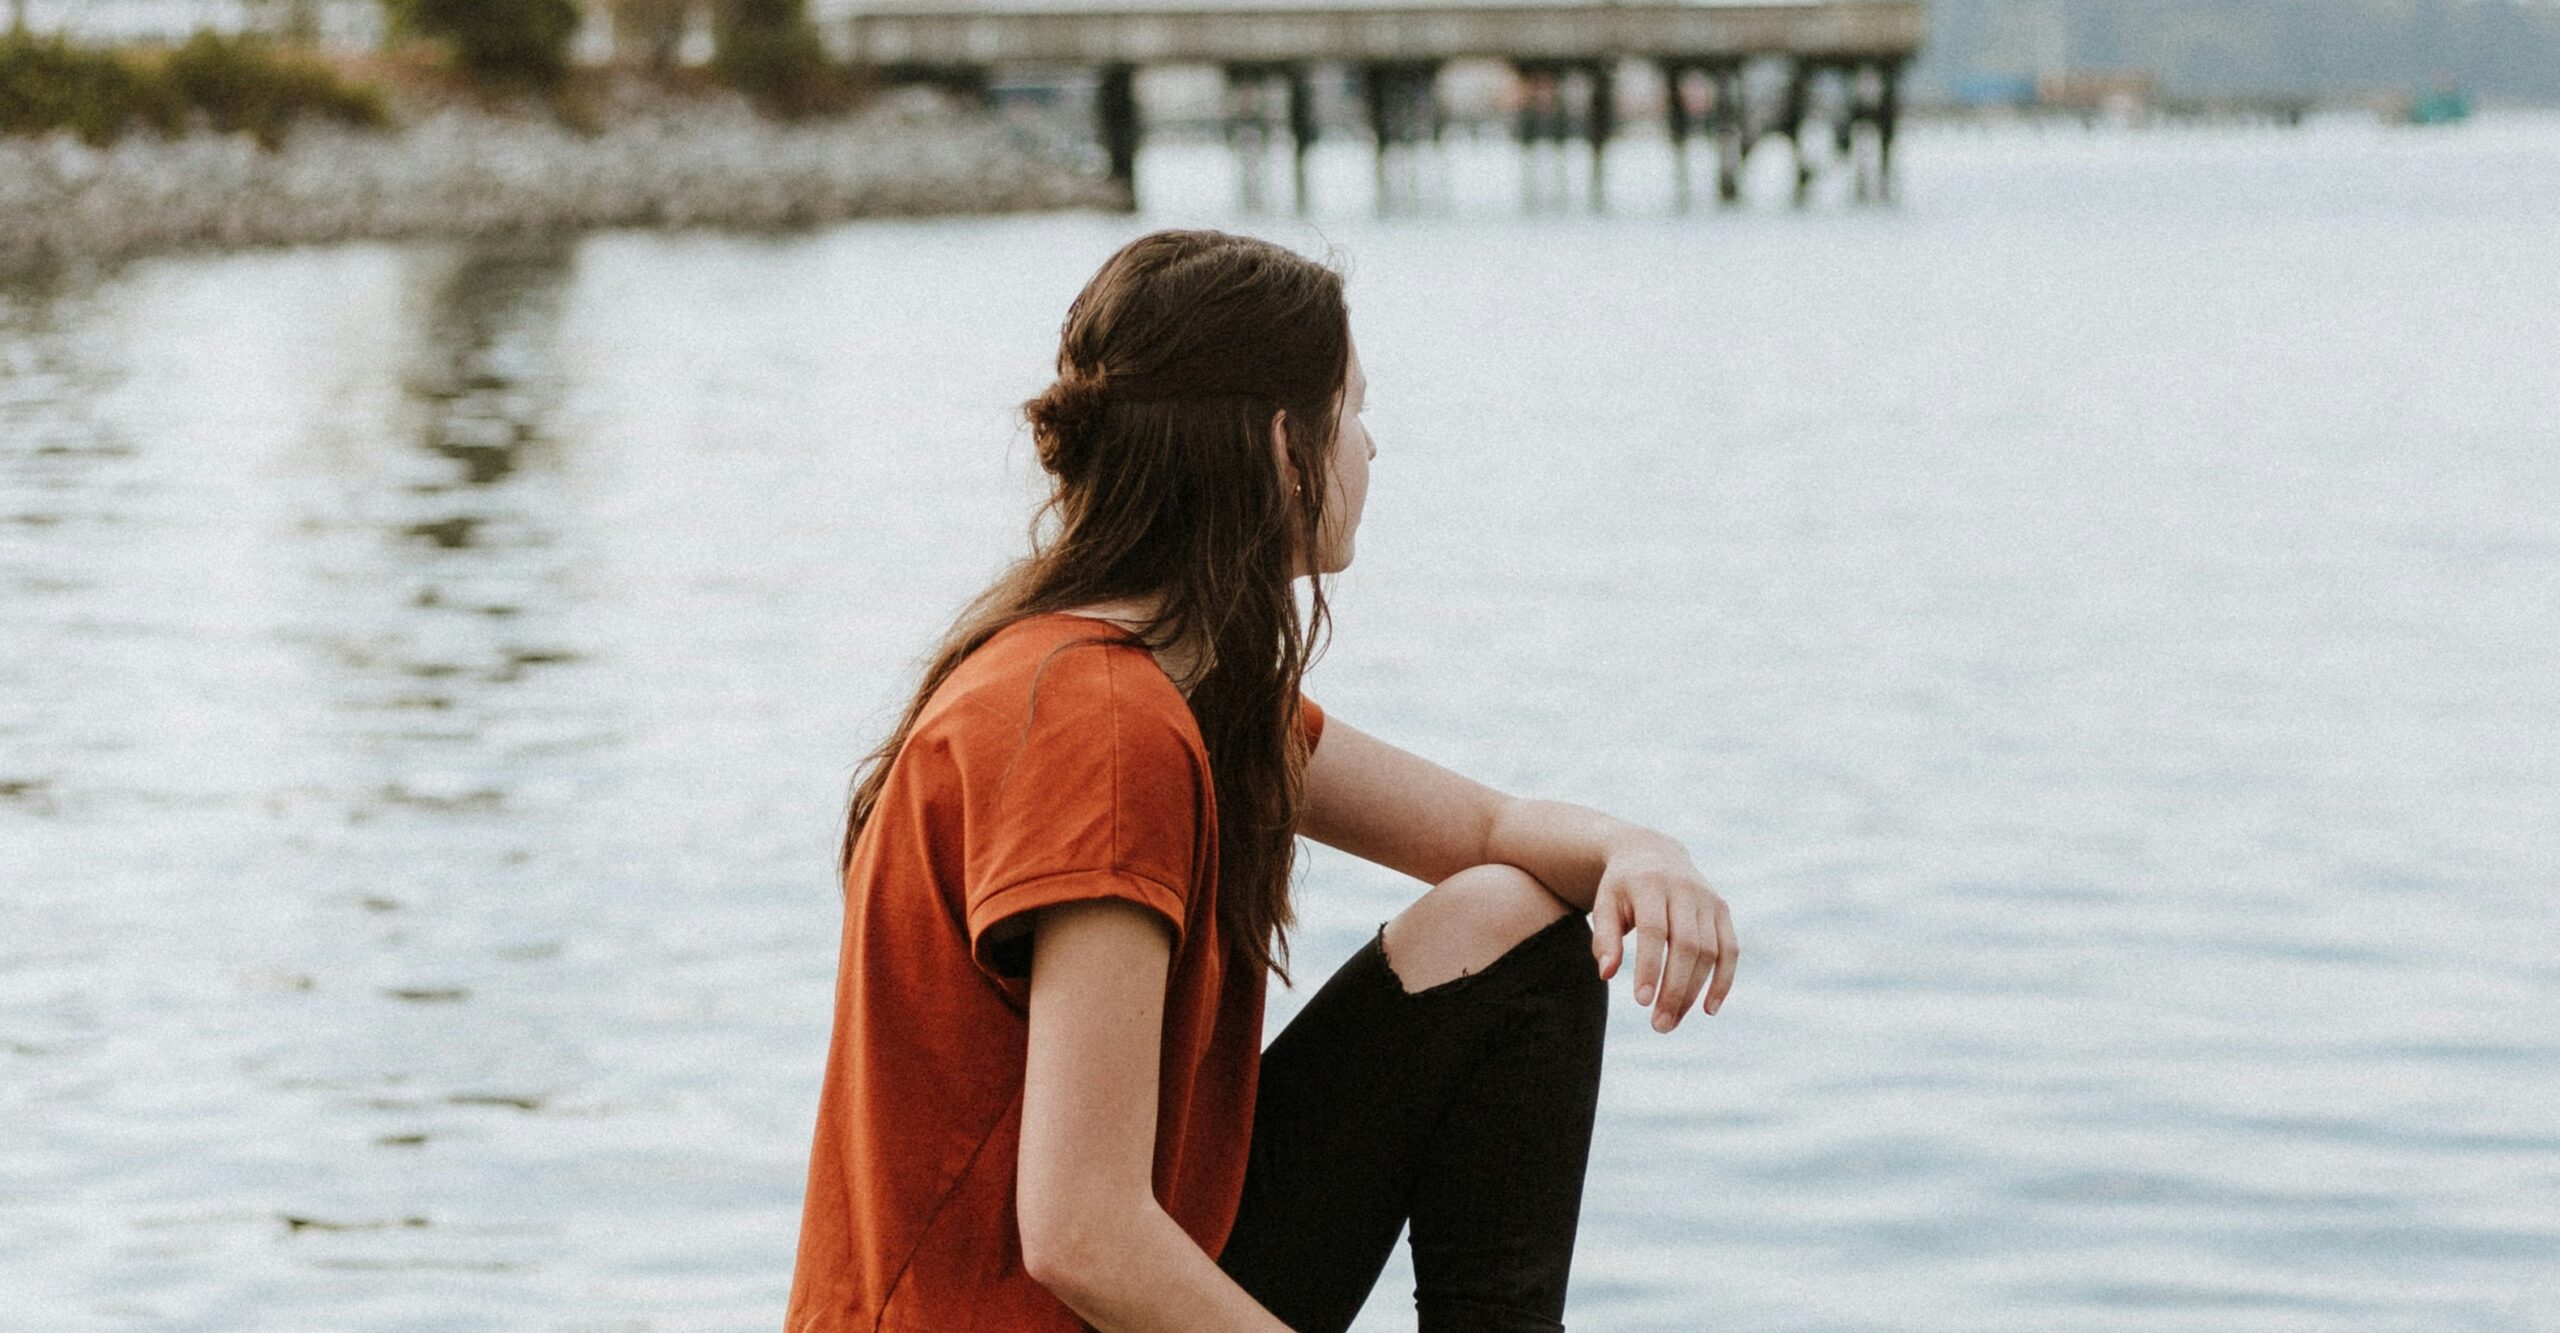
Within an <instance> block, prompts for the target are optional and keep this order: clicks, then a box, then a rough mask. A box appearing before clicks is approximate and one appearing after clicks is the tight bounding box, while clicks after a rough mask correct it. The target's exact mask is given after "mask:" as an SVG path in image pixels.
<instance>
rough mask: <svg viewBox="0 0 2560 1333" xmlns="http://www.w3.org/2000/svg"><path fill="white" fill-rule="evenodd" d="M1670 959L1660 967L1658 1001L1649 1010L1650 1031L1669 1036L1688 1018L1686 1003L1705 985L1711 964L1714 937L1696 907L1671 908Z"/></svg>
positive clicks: (1686, 904) (1680, 905) (1681, 902)
mask: <svg viewBox="0 0 2560 1333" xmlns="http://www.w3.org/2000/svg"><path fill="white" fill-rule="evenodd" d="M1671 923H1672V924H1671V956H1670V958H1669V960H1668V961H1667V962H1666V963H1665V964H1664V970H1663V977H1662V997H1661V1000H1660V1002H1659V1003H1657V1004H1655V1005H1654V1006H1653V1027H1654V1030H1655V1031H1657V1032H1669V1031H1670V1030H1671V1029H1673V1028H1676V1027H1678V1026H1680V1020H1681V1019H1682V1018H1685V1017H1687V1016H1688V1013H1689V1002H1690V1001H1691V1000H1694V999H1696V998H1698V989H1699V988H1700V987H1702V986H1704V985H1706V983H1707V969H1708V968H1709V967H1711V966H1713V965H1714V963H1715V954H1714V949H1715V936H1714V935H1713V934H1712V933H1710V932H1709V930H1708V927H1707V924H1706V922H1705V920H1704V919H1703V918H1702V917H1700V915H1699V914H1698V909H1697V905H1696V904H1695V903H1692V902H1690V901H1688V900H1687V899H1681V900H1679V901H1678V902H1676V903H1674V904H1673V906H1672V908H1671Z"/></svg>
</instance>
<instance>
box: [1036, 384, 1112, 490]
mask: <svg viewBox="0 0 2560 1333" xmlns="http://www.w3.org/2000/svg"><path fill="white" fill-rule="evenodd" d="M1110 387H1111V385H1110V377H1109V375H1108V374H1106V373H1105V372H1104V371H1103V369H1102V368H1101V367H1100V366H1094V367H1091V368H1089V369H1088V368H1082V367H1072V366H1071V367H1069V368H1068V369H1067V370H1065V371H1064V372H1061V373H1060V374H1059V376H1058V378H1057V380H1056V382H1054V383H1052V384H1051V385H1050V386H1049V387H1048V388H1047V389H1046V390H1045V391H1043V392H1042V393H1041V395H1040V396H1039V397H1037V398H1034V399H1032V400H1031V401H1029V402H1027V403H1024V404H1023V405H1022V412H1023V415H1024V416H1026V417H1028V418H1029V419H1030V421H1031V431H1032V435H1033V438H1035V439H1036V440H1037V441H1038V442H1039V445H1040V464H1041V466H1043V467H1045V468H1047V469H1049V470H1050V471H1051V472H1056V473H1061V474H1063V473H1064V472H1066V471H1067V470H1068V467H1067V464H1068V461H1069V457H1070V450H1071V449H1073V448H1074V447H1075V446H1077V445H1080V444H1081V443H1083V441H1084V440H1085V439H1086V438H1087V437H1088V436H1090V435H1091V434H1092V433H1093V427H1094V424H1095V423H1096V422H1098V421H1100V420H1101V418H1102V411H1103V409H1104V408H1105V407H1108V406H1109V405H1110V396H1109V395H1110Z"/></svg>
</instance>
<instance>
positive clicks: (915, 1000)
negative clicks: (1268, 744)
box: [783, 613, 1324, 1333]
mask: <svg viewBox="0 0 2560 1333" xmlns="http://www.w3.org/2000/svg"><path fill="white" fill-rule="evenodd" d="M1079 640H1084V641H1086V642H1078V641H1079ZM1094 640H1101V641H1100V642H1095V641H1094ZM1035 680H1036V683H1037V697H1036V706H1035V698H1034V684H1035ZM1299 716H1300V725H1301V727H1302V728H1303V729H1304V730H1305V732H1306V734H1307V739H1308V743H1309V746H1310V748H1312V746H1313V744H1314V742H1315V739H1316V738H1317V737H1318V736H1319V735H1321V734H1322V729H1323V725H1324V714H1323V711H1322V710H1321V709H1319V708H1318V707H1317V706H1316V705H1315V703H1314V702H1313V701H1312V700H1308V699H1306V698H1304V696H1301V698H1300V708H1299ZM1217 834H1218V819H1217V808H1216V804H1215V789H1214V788H1213V787H1212V785H1211V781H1210V774H1209V761H1208V751H1207V747H1206V745H1205V744H1204V742H1203V741H1202V739H1201V736H1200V730H1199V726H1198V724H1197V723H1196V722H1195V721H1194V720H1193V718H1192V716H1191V710H1190V707H1189V705H1188V704H1187V703H1185V702H1184V700H1183V697H1182V694H1181V692H1180V691H1179V690H1178V689H1176V688H1175V686H1174V684H1173V682H1172V680H1170V679H1169V678H1167V677H1166V675H1165V674H1164V672H1163V670H1162V669H1161V668H1159V667H1158V666H1157V665H1156V662H1155V659H1154V657H1153V656H1152V655H1151V654H1149V653H1148V652H1147V650H1146V649H1145V647H1144V646H1142V645H1140V644H1138V643H1137V642H1135V641H1134V640H1133V639H1130V638H1128V637H1126V636H1125V635H1124V634H1123V632H1122V631H1120V630H1119V629H1118V628H1117V627H1116V626H1113V625H1111V624H1109V623H1107V622H1104V621H1100V620H1094V619H1091V618H1088V617H1084V616H1077V615H1070V614H1066V613H1051V614H1047V615H1040V616H1033V617H1030V618H1028V619H1025V620H1021V621H1016V622H1015V623H1013V624H1011V625H1008V626H1006V627H1005V628H1003V629H1002V630H999V631H998V632H997V633H996V634H995V635H994V636H993V637H991V638H990V639H988V641H987V642H986V643H984V644H982V645H981V646H980V647H979V648H978V649H977V650H976V651H975V652H972V653H970V654H969V655H968V657H966V658H965V659H963V660H962V661H961V663H960V665H959V666H958V667H956V668H954V669H953V671H952V673H951V675H950V676H948V677H947V678H945V680H944V681H943V683H942V684H941V685H940V686H939V687H938V688H936V689H935V691H934V693H933V697H932V698H930V699H929V700H927V701H926V704H925V708H924V711H923V712H922V713H921V714H919V715H918V717H917V718H916V725H915V728H914V730H913V731H911V732H910V733H909V735H908V738H907V741H906V744H905V745H904V747H902V748H901V749H900V751H899V752H898V755H897V757H896V758H895V759H894V760H893V761H892V762H891V764H890V768H889V775H888V780H887V782H886V784H885V785H884V786H883V787H882V789H881V792H880V799H879V803H878V805H877V806H876V807H875V809H874V810H873V813H872V816H871V820H870V822H869V823H868V824H866V825H865V826H864V828H863V831H862V836H861V837H860V838H858V839H857V840H856V841H855V844H854V849H853V858H852V861H851V864H850V865H848V867H847V868H846V872H845V883H844V892H845V909H844V939H843V945H842V950H841V952H840V953H839V954H838V956H837V964H836V967H837V974H836V1013H835V1028H834V1035H833V1038H832V1040H831V1041H830V1043H829V1047H828V1051H827V1067H826V1081H825V1083H824V1085H823V1087H822V1088H821V1090H820V1093H819V1098H818V1123H817V1133H816V1137H815V1141H814V1143H813V1145H812V1148H811V1152H810V1159H809V1181H808V1192H807V1194H806V1196H805V1197H804V1200H803V1203H802V1213H801V1223H800V1246H799V1257H798V1262H797V1264H796V1266H795V1268H794V1271H793V1274H792V1282H791V1299H790V1304H789V1306H788V1307H787V1309H786V1313H785V1315H784V1321H783V1323H784V1328H785V1330H786V1333H837V1331H838V1330H850V1329H863V1330H875V1329H877V1330H910V1331H912V1333H967V1331H968V1330H989V1331H991V1333H993V1331H1001V1333H1047V1331H1048V1330H1056V1331H1057V1333H1079V1330H1082V1329H1085V1328H1086V1327H1087V1325H1086V1324H1085V1323H1084V1321H1083V1320H1081V1319H1080V1318H1078V1317H1077V1316H1076V1314H1075V1313H1074V1311H1072V1310H1070V1309H1069V1308H1068V1307H1067V1305H1066V1304H1065V1303H1064V1302H1062V1301H1060V1300H1059V1299H1058V1298H1057V1297H1055V1296H1053V1295H1051V1294H1050V1293H1049V1291H1048V1289H1047V1288H1045V1287H1043V1286H1041V1285H1040V1284H1039V1283H1038V1282H1037V1281H1035V1280H1033V1279H1032V1277H1031V1275H1030V1274H1028V1273H1026V1272H1024V1271H1023V1267H1022V1243H1021V1231H1020V1228H1019V1227H1018V1226H1017V1224H1016V1222H1015V1218H1014V1174H1015V1169H1016V1159H1017V1155H1018V1152H1019V1148H1020V1145H1021V1135H1022V1081H1023V1056H1024V1048H1025V1039H1026V1037H1027V1035H1028V1031H1029V1027H1028V1015H1029V1008H1028V1004H1029V999H1030V979H1029V973H1030V944H1031V941H1030V938H1029V937H1028V935H1026V934H1022V933H1020V932H1021V930H1022V928H1023V927H1025V926H1026V925H1027V924H1028V923H1027V921H1026V920H1010V924H1009V925H1004V924H1000V923H1007V922H1008V921H1009V919H1011V918H1016V917H1019V916H1020V915H1021V914H1023V913H1026V912H1029V911H1031V910H1032V909H1034V908H1039V907H1045V906H1048V905H1050V904H1052V903H1060V902H1068V901H1072V900H1076V899H1085V898H1122V899H1126V900H1128V901H1131V902H1135V903H1138V904H1140V905H1142V906H1144V907H1147V908H1149V909H1151V910H1153V911H1155V912H1157V913H1160V914H1161V915H1162V916H1163V917H1164V918H1165V919H1166V921H1168V922H1169V923H1170V924H1171V925H1172V927H1173V929H1174V932H1175V934H1176V943H1175V944H1174V948H1173V956H1172V965H1171V973H1170V975H1169V976H1168V978H1167V980H1166V991H1165V1006H1164V1033H1163V1049H1162V1053H1161V1060H1160V1065H1159V1068H1160V1071H1161V1072H1160V1078H1159V1087H1158V1090H1157V1101H1156V1145H1155V1166H1154V1183H1155V1196H1156V1199H1157V1201H1158V1202H1160V1203H1161V1204H1162V1205H1163V1206H1164V1209H1165V1211H1166V1212H1167V1213H1168V1214H1170V1215H1171V1216H1172V1218H1173V1220H1174V1221H1175V1222H1176V1223H1178V1224H1180V1225H1181V1227H1182V1229H1183V1230H1184V1231H1185V1232H1187V1233H1189V1234H1190V1236H1191V1238H1192V1239H1193V1240H1195V1241H1197V1242H1199V1244H1200V1248H1201V1249H1202V1250H1203V1251H1204V1252H1206V1253H1208V1254H1210V1255H1212V1256H1215V1255H1216V1254H1217V1253H1218V1251H1219V1250H1220V1249H1221V1248H1222V1247H1223V1246H1224V1245H1225V1243H1226V1237H1227V1231H1228V1229H1229V1228H1230V1226H1232V1225H1233V1223H1234V1220H1235V1210H1236V1205H1237V1202H1238V1200H1239V1199H1240V1198H1241V1196H1242V1194H1243V1190H1244V1169H1245V1156H1246V1151H1247V1148H1248V1147H1249V1146H1250V1144H1251V1140H1252V1126H1253V1098H1254V1087H1255V1076H1256V1074H1257V1072H1258V1071H1259V1069H1260V1066H1261V1058H1262V1006H1263V991H1264V980H1265V978H1264V975H1263V972H1262V969H1259V968H1253V969H1245V970H1249V971H1251V972H1252V975H1250V976H1246V975H1238V974H1234V973H1231V972H1230V971H1229V969H1228V967H1227V958H1226V952H1225V941H1224V940H1222V939H1221V938H1220V932H1219V929H1218V917H1217V911H1216V906H1215V904H1216V901H1217V899H1216V884H1217V866H1218V845H1217Z"/></svg>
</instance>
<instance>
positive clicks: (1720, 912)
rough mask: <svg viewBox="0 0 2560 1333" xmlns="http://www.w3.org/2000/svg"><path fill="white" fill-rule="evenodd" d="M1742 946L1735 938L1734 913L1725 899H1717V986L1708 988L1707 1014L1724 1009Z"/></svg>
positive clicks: (1731, 987)
mask: <svg viewBox="0 0 2560 1333" xmlns="http://www.w3.org/2000/svg"><path fill="white" fill-rule="evenodd" d="M1741 953H1742V946H1741V945H1739V944H1736V943H1735V942H1734V938H1733V911H1732V909H1730V908H1728V907H1726V906H1725V902H1724V899H1722V898H1718V899H1716V958H1717V959H1718V962H1717V963H1716V984H1715V985H1713V986H1711V987H1708V988H1707V1012H1708V1013H1710V1014H1712V1013H1714V1012H1715V1011H1716V1010H1718V1009H1721V1008H1723V1007H1724V993H1725V992H1726V991H1729V990H1732V989H1733V962H1734V959H1736V958H1738V957H1740V956H1741Z"/></svg>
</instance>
